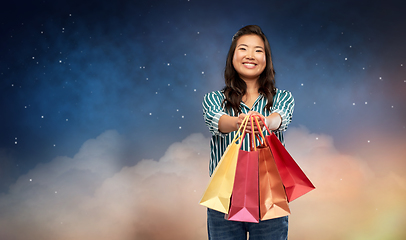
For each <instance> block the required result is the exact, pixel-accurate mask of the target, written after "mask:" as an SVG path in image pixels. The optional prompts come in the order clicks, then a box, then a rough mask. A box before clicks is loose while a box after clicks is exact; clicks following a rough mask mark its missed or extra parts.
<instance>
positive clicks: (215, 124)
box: [211, 112, 228, 137]
mask: <svg viewBox="0 0 406 240" xmlns="http://www.w3.org/2000/svg"><path fill="white" fill-rule="evenodd" d="M225 114H226V113H225V112H218V113H216V115H214V117H213V119H212V121H211V129H212V130H213V131H212V133H213V135H219V136H221V137H225V136H227V135H228V133H222V132H220V131H219V121H220V118H221V116H223V115H225Z"/></svg>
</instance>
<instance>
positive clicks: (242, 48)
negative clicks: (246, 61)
mask: <svg viewBox="0 0 406 240" xmlns="http://www.w3.org/2000/svg"><path fill="white" fill-rule="evenodd" d="M238 50H243V51H244V50H247V49H245V48H244V47H240V48H238Z"/></svg>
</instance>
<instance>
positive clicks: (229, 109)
mask: <svg viewBox="0 0 406 240" xmlns="http://www.w3.org/2000/svg"><path fill="white" fill-rule="evenodd" d="M224 78H225V84H226V86H225V87H224V89H223V90H221V91H215V92H212V93H208V94H206V95H205V96H204V99H203V116H204V120H205V123H206V125H207V126H208V128H209V130H210V132H211V133H212V138H211V141H210V148H211V154H210V165H209V171H210V176H211V174H212V173H213V171H214V169H215V168H216V166H217V163H218V161H219V160H220V159H221V156H222V155H223V153H224V151H225V149H226V148H227V146H228V144H230V143H231V141H232V139H233V138H234V136H235V134H236V131H237V130H238V128H239V126H240V125H241V123H242V121H243V119H244V117H245V116H246V115H247V114H248V115H260V116H261V117H264V118H265V124H266V125H267V126H268V128H269V129H270V130H272V131H274V132H275V134H276V136H277V137H278V138H279V140H280V141H281V142H282V143H284V140H283V133H282V132H283V131H285V130H286V128H287V126H288V125H289V123H290V122H291V121H292V113H293V108H294V99H293V97H292V94H291V93H290V92H288V91H282V90H279V89H276V87H275V71H274V69H273V64H272V58H271V48H270V46H269V43H268V40H267V38H266V36H265V35H264V33H263V32H262V30H261V28H260V27H258V26H255V25H249V26H246V27H243V28H241V29H240V30H239V31H238V32H237V33H236V34H235V35H234V37H233V39H232V42H231V46H230V50H229V52H228V56H227V61H226V68H225V71H224ZM260 124H261V126H260V127H261V128H262V127H263V126H264V125H263V123H262V122H261V123H260ZM250 125H251V124H248V126H247V129H246V131H247V132H251V131H252V130H253V131H257V130H258V129H257V128H256V127H255V129H251V126H250ZM264 133H265V132H264ZM242 145H243V147H242V149H243V150H246V151H248V150H249V142H248V139H247V138H246V139H244V142H243V144H242ZM207 228H208V234H209V240H220V239H221V240H227V239H230V240H240V239H241V240H246V239H247V232H249V238H250V239H251V240H259V239H269V240H279V239H287V235H288V217H287V216H286V217H281V218H276V219H270V220H265V221H260V222H259V223H245V222H236V221H228V220H226V219H225V218H224V214H223V213H220V212H217V211H215V210H212V209H208V210H207Z"/></svg>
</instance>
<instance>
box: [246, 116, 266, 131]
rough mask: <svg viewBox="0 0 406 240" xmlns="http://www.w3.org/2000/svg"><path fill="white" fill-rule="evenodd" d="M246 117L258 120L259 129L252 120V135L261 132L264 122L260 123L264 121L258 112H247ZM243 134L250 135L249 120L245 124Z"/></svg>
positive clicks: (250, 126) (250, 125)
mask: <svg viewBox="0 0 406 240" xmlns="http://www.w3.org/2000/svg"><path fill="white" fill-rule="evenodd" d="M248 115H250V116H253V117H255V118H256V119H257V120H258V123H259V127H260V129H258V126H257V123H256V121H255V120H254V122H253V124H254V133H255V134H257V133H259V132H262V129H263V128H264V126H265V125H264V122H263V121H262V119H265V117H264V116H263V115H262V114H260V113H259V112H255V111H249V112H248ZM245 132H247V133H251V132H252V123H251V118H250V119H249V121H248V124H247V128H246V129H245Z"/></svg>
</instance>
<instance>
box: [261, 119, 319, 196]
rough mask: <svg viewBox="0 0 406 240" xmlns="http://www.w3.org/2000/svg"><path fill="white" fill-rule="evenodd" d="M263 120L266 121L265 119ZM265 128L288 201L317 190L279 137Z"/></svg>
mask: <svg viewBox="0 0 406 240" xmlns="http://www.w3.org/2000/svg"><path fill="white" fill-rule="evenodd" d="M261 120H262V121H264V120H263V119H261ZM258 125H259V124H258ZM265 127H266V129H267V130H268V132H269V133H270V135H269V136H266V140H267V142H268V144H269V146H270V148H271V152H272V155H273V157H274V159H275V163H276V166H277V167H278V171H279V174H280V176H281V178H282V182H283V185H284V186H285V191H286V196H287V197H288V201H289V202H291V201H293V200H295V199H296V198H298V197H300V196H302V195H304V194H306V193H308V192H310V191H311V190H313V189H315V187H314V185H313V184H312V183H311V182H310V180H309V179H308V178H307V176H306V175H305V173H304V172H303V171H302V169H301V168H300V167H299V165H297V163H296V162H295V160H294V159H293V158H292V156H290V154H289V153H288V151H286V149H285V147H284V146H283V145H282V143H281V142H280V141H279V139H278V137H276V135H275V134H274V133H272V132H271V131H269V129H268V127H267V126H266V125H265Z"/></svg>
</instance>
